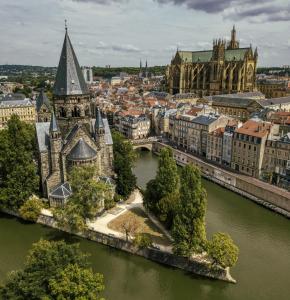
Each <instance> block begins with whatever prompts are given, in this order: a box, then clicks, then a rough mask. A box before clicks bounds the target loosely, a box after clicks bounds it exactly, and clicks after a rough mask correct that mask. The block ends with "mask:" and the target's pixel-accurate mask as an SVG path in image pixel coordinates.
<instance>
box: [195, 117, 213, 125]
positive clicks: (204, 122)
mask: <svg viewBox="0 0 290 300" xmlns="http://www.w3.org/2000/svg"><path fill="white" fill-rule="evenodd" d="M217 119H218V117H217V116H214V115H206V116H205V115H202V116H198V117H196V118H194V119H193V120H192V121H191V122H193V123H197V124H201V125H209V124H211V123H213V122H214V121H216V120H217Z"/></svg>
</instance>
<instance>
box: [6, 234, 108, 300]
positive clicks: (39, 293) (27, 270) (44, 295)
mask: <svg viewBox="0 0 290 300" xmlns="http://www.w3.org/2000/svg"><path fill="white" fill-rule="evenodd" d="M88 267H89V263H88V259H87V255H85V254H83V253H82V252H81V251H80V249H79V246H78V245H77V244H73V245H67V244H66V243H65V242H63V241H58V242H49V241H45V240H40V241H39V242H38V243H36V244H33V247H32V249H31V250H30V251H29V253H28V256H27V257H26V260H25V263H24V268H23V269H22V270H19V271H14V272H12V273H11V274H10V275H9V276H8V281H7V283H6V285H5V286H4V287H2V288H1V290H0V296H2V298H3V299H18V300H26V299H30V300H36V299H99V298H98V297H97V295H99V292H101V291H102V290H103V289H104V286H103V278H102V276H101V275H98V274H95V275H92V271H91V269H89V268H88ZM72 271H74V273H72ZM56 282H58V283H59V284H60V286H59V287H57V285H56ZM65 284H67V287H69V288H70V291H65ZM91 288H93V290H94V291H96V292H97V295H94V297H93V296H92V295H91ZM66 292H67V293H69V295H70V297H69V298H65V297H62V296H63V295H64V294H66Z"/></svg>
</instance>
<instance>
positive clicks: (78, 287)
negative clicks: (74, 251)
mask: <svg viewBox="0 0 290 300" xmlns="http://www.w3.org/2000/svg"><path fill="white" fill-rule="evenodd" d="M103 281H104V277H103V275H101V274H98V273H97V274H94V273H93V271H92V269H84V268H81V267H79V266H78V265H77V264H73V265H72V264H69V265H68V266H67V267H66V268H65V269H64V270H63V271H61V272H60V273H59V274H57V275H56V277H55V278H52V279H50V280H49V288H50V290H51V294H52V296H53V297H54V298H56V299H79V300H82V299H91V300H98V299H100V297H99V294H100V292H102V291H103V290H104V288H105V287H104V284H103Z"/></svg>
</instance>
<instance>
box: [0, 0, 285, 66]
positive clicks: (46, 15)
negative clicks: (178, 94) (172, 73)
mask: <svg viewBox="0 0 290 300" xmlns="http://www.w3.org/2000/svg"><path fill="white" fill-rule="evenodd" d="M140 2H141V1H140ZM140 2H138V3H136V1H133V0H111V1H104V0H74V1H73V0H62V1H59V0H50V1H47V0H42V1H41V2H40V4H39V1H36V0H29V1H25V3H23V1H20V0H15V1H13V4H11V3H9V1H8V0H0V6H1V12H0V16H1V19H2V24H3V25H2V29H3V31H2V32H3V34H2V43H3V44H4V45H6V47H1V50H0V64H6V63H7V64H29V65H43V66H57V64H58V58H59V54H60V53H59V48H60V45H61V44H62V43H63V33H64V20H65V19H67V20H68V30H69V32H70V36H71V39H72V43H73V45H74V47H75V50H76V53H77V55H78V57H79V60H80V64H81V65H96V66H105V65H111V66H136V67H137V66H139V61H140V58H141V59H142V60H143V62H145V60H146V59H147V60H148V63H149V65H151V66H152V65H166V64H169V63H170V60H171V58H172V56H173V55H174V54H175V52H176V49H177V48H179V49H182V50H205V49H211V48H212V40H213V39H214V38H227V39H229V37H230V30H231V28H232V26H233V24H235V26H236V29H237V38H238V40H239V41H240V44H241V47H246V46H249V45H250V44H252V45H253V48H254V47H256V46H257V47H258V50H259V60H258V66H281V65H284V64H289V60H288V59H289V58H288V57H289V55H288V53H289V50H290V38H287V36H284V32H286V30H287V26H289V21H290V18H289V12H290V6H289V5H287V3H286V2H287V1H285V0H279V1H275V3H273V2H271V1H269V0H265V1H248V0H246V1H241V0H223V1H218V3H217V2H215V1H212V0H206V1H200V0H172V1H171V0H168V1H167V0H144V1H142V2H141V3H140ZM250 3H251V4H250ZM148 25H150V26H148Z"/></svg>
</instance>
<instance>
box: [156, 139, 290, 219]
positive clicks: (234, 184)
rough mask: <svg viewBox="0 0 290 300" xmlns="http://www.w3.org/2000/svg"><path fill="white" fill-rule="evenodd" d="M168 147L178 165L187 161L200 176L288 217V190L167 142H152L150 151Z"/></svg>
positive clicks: (182, 164) (289, 202) (289, 207)
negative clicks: (223, 166) (225, 167)
mask: <svg viewBox="0 0 290 300" xmlns="http://www.w3.org/2000/svg"><path fill="white" fill-rule="evenodd" d="M164 147H169V148H171V149H172V151H173V156H174V159H175V160H176V163H177V164H178V165H180V166H184V165H186V164H188V163H192V164H193V165H195V166H197V167H199V168H200V170H201V173H202V176H203V177H205V178H207V179H208V180H211V181H213V182H215V183H217V184H219V185H221V186H223V187H225V188H227V189H229V190H231V191H233V192H235V193H238V194H240V195H241V196H244V197H246V198H248V199H250V200H252V201H254V202H256V203H258V204H259V205H262V206H265V207H267V208H268V209H271V210H273V211H275V212H277V213H279V214H281V215H283V216H285V217H287V218H290V192H288V191H287V190H284V189H282V188H279V187H277V186H274V185H272V184H269V183H266V182H264V181H261V180H258V179H256V178H253V177H249V176H245V175H242V174H238V173H234V172H231V171H229V170H225V169H223V168H221V167H219V166H217V165H214V164H211V163H209V162H207V161H205V160H203V159H201V158H199V157H196V156H194V155H192V154H189V153H186V152H183V151H181V150H179V149H175V148H173V147H171V146H170V145H168V144H164V143H161V142H154V143H153V147H152V151H153V152H154V153H155V154H157V155H158V153H159V152H160V151H161V149H162V148H164Z"/></svg>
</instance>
